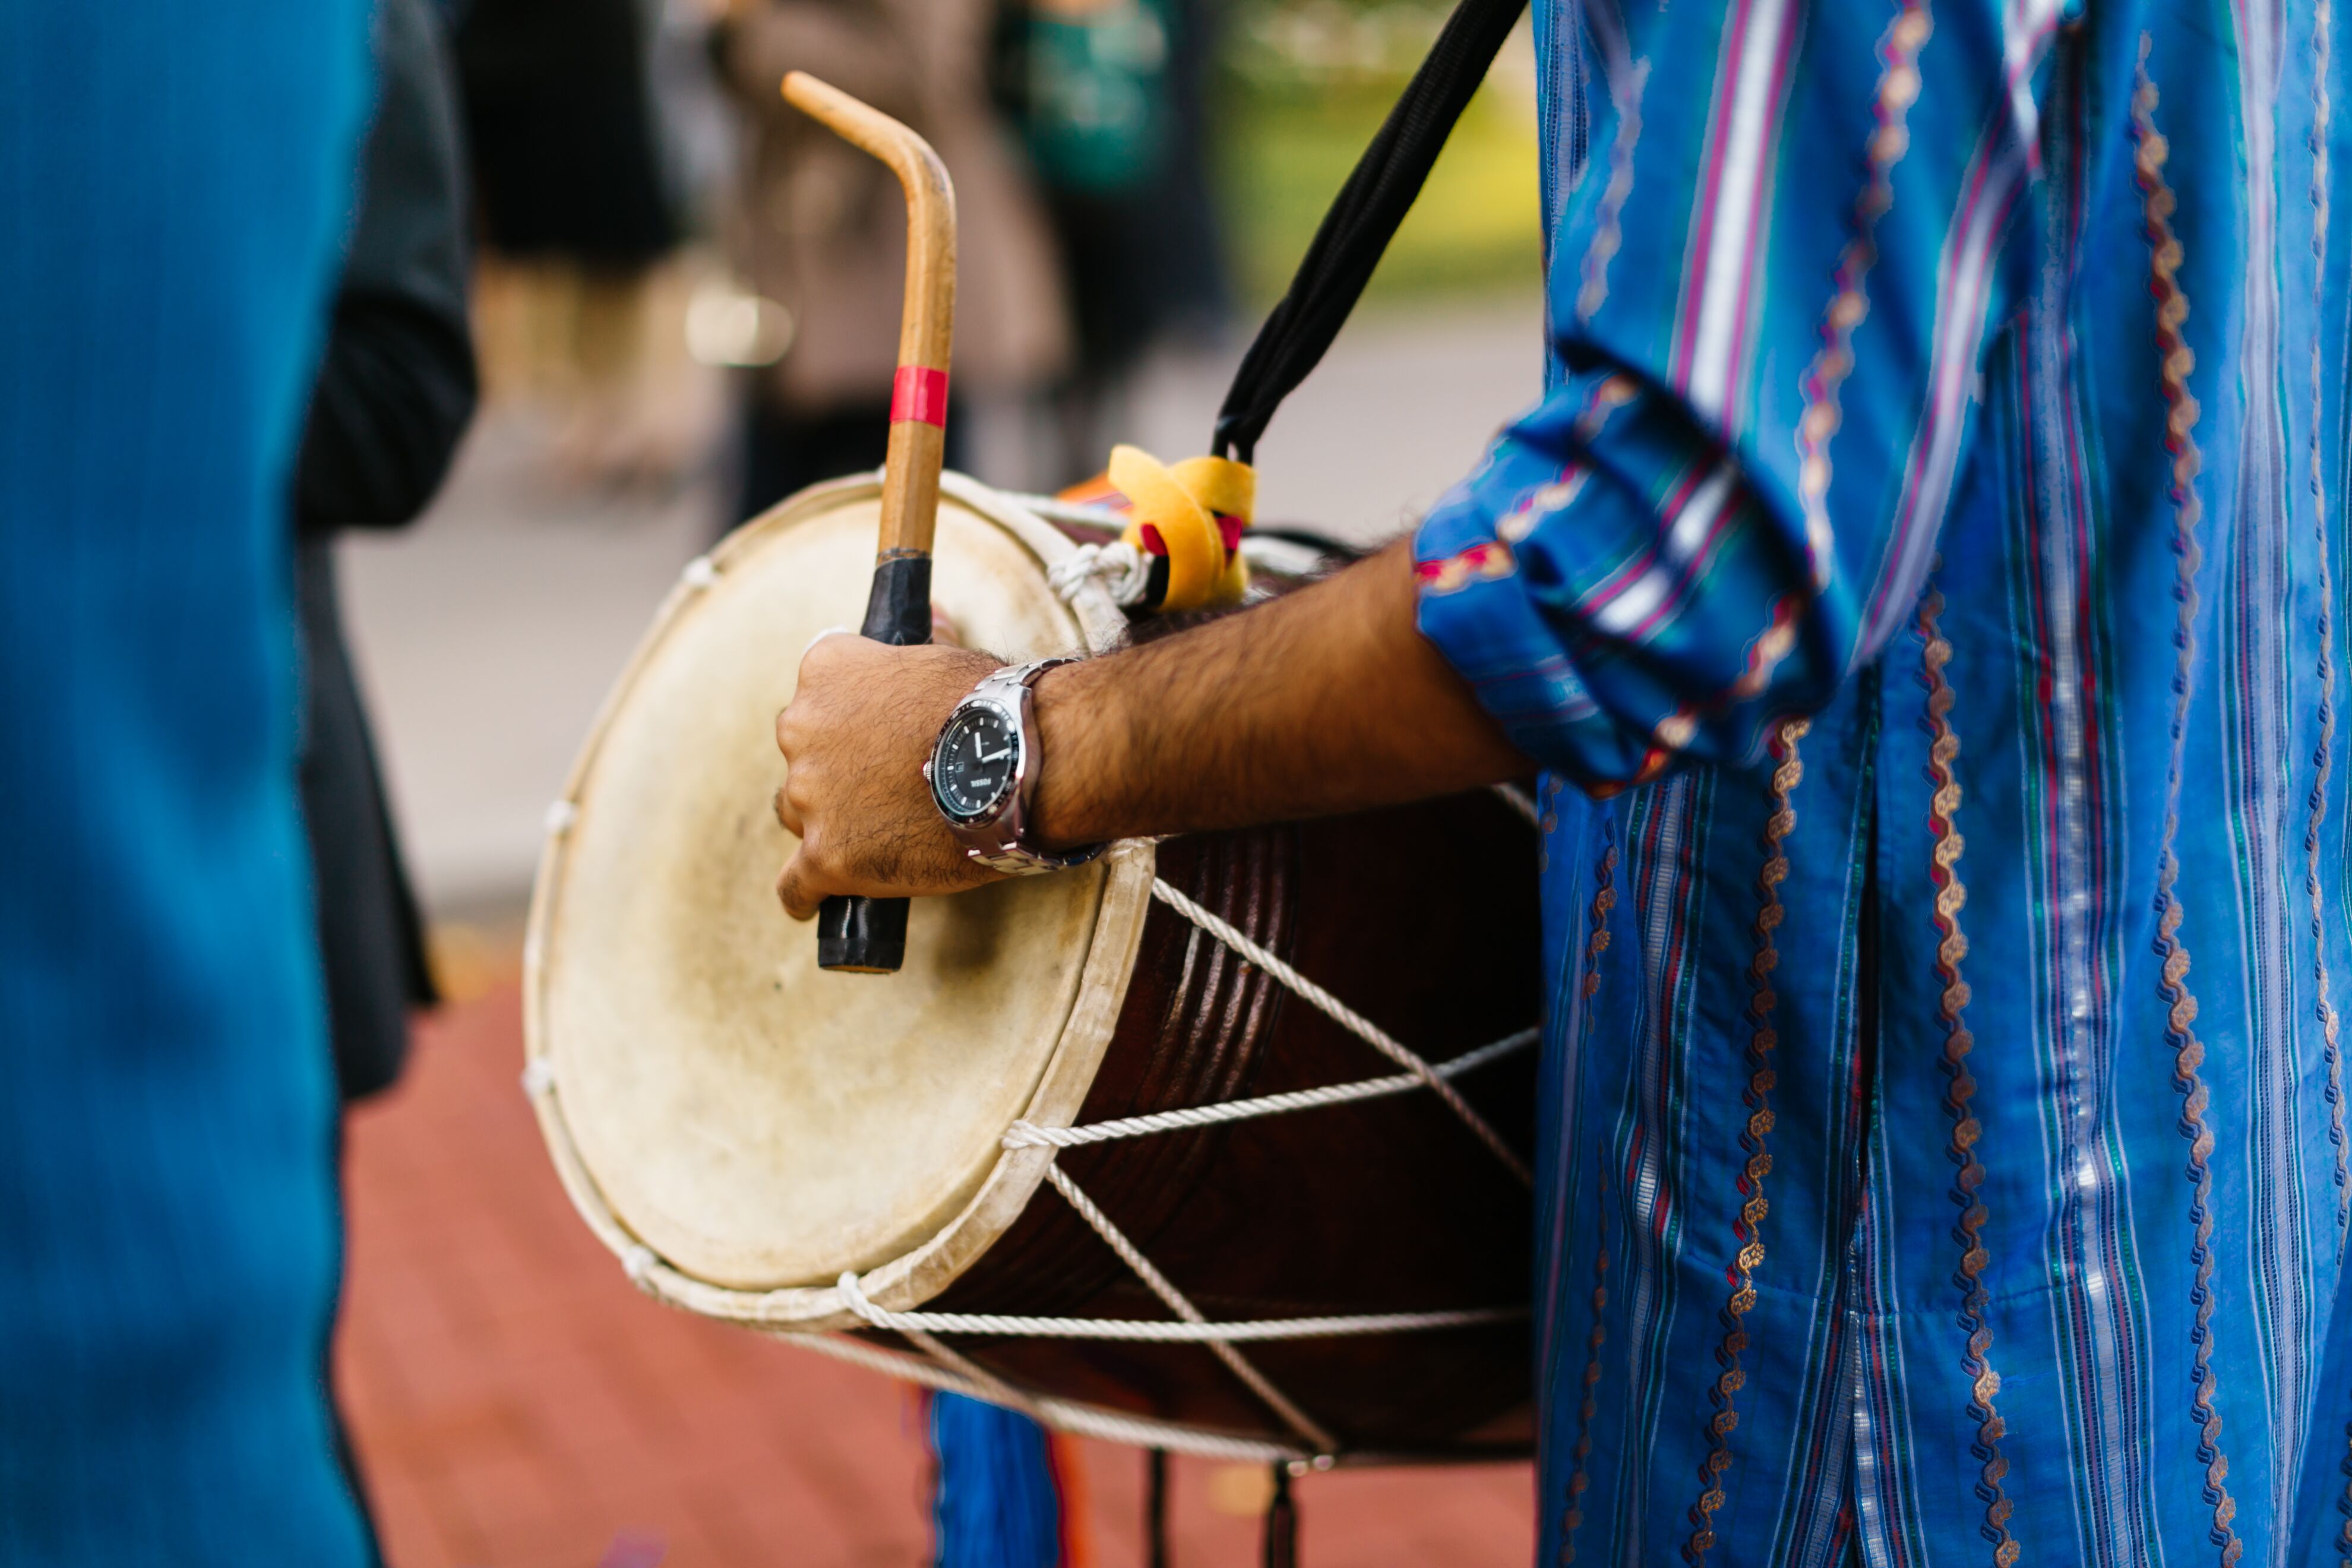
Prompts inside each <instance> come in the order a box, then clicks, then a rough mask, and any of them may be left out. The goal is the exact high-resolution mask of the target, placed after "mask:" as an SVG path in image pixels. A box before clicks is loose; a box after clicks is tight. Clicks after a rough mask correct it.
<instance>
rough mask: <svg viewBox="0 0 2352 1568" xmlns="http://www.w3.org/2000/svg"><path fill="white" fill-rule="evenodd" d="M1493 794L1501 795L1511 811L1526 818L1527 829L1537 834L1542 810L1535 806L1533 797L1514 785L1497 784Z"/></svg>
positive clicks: (1540, 826)
mask: <svg viewBox="0 0 2352 1568" xmlns="http://www.w3.org/2000/svg"><path fill="white" fill-rule="evenodd" d="M1495 793H1496V795H1501V796H1502V797H1503V799H1504V801H1505V802H1506V803H1507V804H1508V805H1509V806H1510V808H1511V809H1512V810H1513V811H1516V812H1517V813H1518V814H1519V815H1520V816H1524V817H1526V818H1527V819H1528V826H1529V827H1532V828H1535V829H1536V830H1538V832H1540V831H1541V830H1542V828H1543V808H1542V807H1540V806H1538V805H1536V797H1535V796H1533V795H1529V794H1528V792H1527V791H1525V790H1523V789H1521V788H1520V787H1519V786H1518V785H1517V784H1496V786H1495Z"/></svg>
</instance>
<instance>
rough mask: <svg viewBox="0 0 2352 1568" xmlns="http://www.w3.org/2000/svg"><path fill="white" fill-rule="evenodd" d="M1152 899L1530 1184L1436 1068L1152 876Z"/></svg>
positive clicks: (1529, 1176)
mask: <svg viewBox="0 0 2352 1568" xmlns="http://www.w3.org/2000/svg"><path fill="white" fill-rule="evenodd" d="M1151 896H1152V897H1153V898H1155V899H1158V900H1160V902H1161V903H1163V904H1166V905H1167V906H1168V907H1169V908H1170V909H1171V910H1175V911H1176V912H1177V913H1178V914H1180V915H1182V916H1183V917H1184V918H1185V919H1186V920H1188V921H1192V923H1193V924H1194V925H1196V926H1199V927H1200V928H1201V929H1202V931H1207V932H1208V933H1209V934H1210V935H1211V936H1213V937H1215V938H1216V939H1217V940H1218V941H1219V942H1223V943H1224V944H1225V945H1226V946H1227V947H1229V948H1232V949H1233V950H1234V952H1237V953H1239V954H1240V955H1241V956H1242V957H1244V958H1245V959H1247V960H1248V961H1249V962H1250V963H1254V964H1255V965H1257V967H1258V968H1260V969H1262V970H1264V971H1265V973H1268V974H1271V975H1272V976H1274V978H1276V980H1279V981H1280V982H1282V984H1284V985H1286V986H1287V987H1289V989H1290V990H1291V991H1292V992H1293V993H1294V994H1296V995H1297V997H1298V998H1299V1000H1300V1001H1302V1002H1305V1003H1306V1004H1307V1005H1308V1006H1310V1007H1312V1008H1314V1009H1315V1010H1316V1011H1317V1012H1318V1013H1321V1014H1322V1015H1323V1016H1326V1017H1328V1018H1329V1019H1330V1020H1331V1021H1332V1022H1334V1023H1336V1024H1338V1025H1339V1026H1340V1027H1341V1028H1343V1029H1346V1030H1347V1031H1348V1032H1349V1034H1351V1035H1353V1036H1355V1037H1357V1038H1358V1039H1360V1040H1361V1041H1363V1042H1364V1043H1365V1044H1366V1045H1368V1046H1370V1047H1372V1049H1374V1050H1376V1051H1378V1052H1380V1053H1381V1055H1382V1056H1384V1057H1386V1058H1389V1060H1391V1061H1392V1062H1394V1063H1396V1064H1397V1066H1399V1067H1401V1068H1404V1069H1405V1071H1407V1072H1409V1073H1411V1074H1412V1076H1413V1077H1414V1078H1415V1079H1419V1080H1420V1081H1421V1082H1422V1083H1423V1085H1425V1086H1427V1088H1428V1089H1429V1090H1430V1092H1431V1093H1433V1094H1434V1095H1436V1096H1437V1098H1438V1100H1439V1101H1440V1102H1441V1103H1442V1104H1444V1107H1445V1109H1446V1110H1450V1111H1452V1112H1454V1115H1455V1116H1456V1117H1457V1118H1459V1119H1460V1120H1461V1122H1462V1124H1463V1125H1464V1126H1465V1127H1467V1128H1468V1129H1470V1131H1471V1132H1472V1133H1473V1134H1474V1135H1475V1136H1476V1138H1477V1140H1478V1142H1481V1143H1484V1144H1485V1145H1486V1147H1487V1149H1488V1150H1489V1151H1490V1152H1492V1153H1493V1154H1494V1156H1495V1158H1496V1159H1497V1160H1500V1161H1501V1162H1502V1163H1503V1165H1504V1168H1505V1169H1507V1170H1508V1171H1509V1172H1510V1173H1511V1174H1513V1175H1514V1176H1517V1178H1518V1179H1519V1181H1520V1183H1521V1184H1523V1185H1529V1186H1532V1185H1533V1184H1534V1183H1535V1174H1534V1173H1533V1172H1531V1171H1529V1170H1528V1163H1527V1162H1526V1161H1525V1160H1522V1159H1520V1158H1519V1156H1518V1153H1517V1151H1515V1150H1514V1149H1512V1147H1511V1146H1510V1145H1509V1144H1508V1143H1506V1142H1503V1138H1502V1134H1500V1133H1498V1132H1496V1131H1495V1129H1494V1128H1493V1127H1492V1126H1490V1125H1488V1123H1487V1121H1486V1118H1485V1117H1483V1116H1481V1115H1479V1114H1478V1112H1477V1111H1476V1110H1473V1109H1472V1108H1471V1105H1470V1102H1469V1101H1468V1100H1465V1099H1463V1098H1462V1091H1461V1090H1460V1089H1455V1088H1454V1086H1453V1085H1452V1084H1450V1083H1448V1082H1446V1081H1445V1079H1444V1078H1442V1077H1440V1076H1439V1075H1438V1072H1437V1069H1436V1068H1433V1067H1431V1066H1430V1065H1429V1064H1428V1063H1427V1062H1425V1061H1423V1059H1422V1058H1420V1056H1418V1055H1417V1054H1416V1053H1414V1052H1412V1051H1411V1050H1408V1049H1407V1048H1406V1047H1404V1046H1403V1045H1402V1044H1400V1043H1399V1042H1398V1040H1397V1039H1396V1037H1394V1036H1392V1035H1391V1034H1390V1033H1389V1032H1388V1031H1387V1030H1385V1029H1383V1028H1381V1026H1379V1025H1378V1024H1375V1023H1373V1022H1372V1021H1371V1020H1370V1018H1367V1017H1365V1016H1363V1015H1362V1014H1361V1013H1359V1012H1357V1011H1356V1010H1355V1009H1354V1008H1352V1007H1350V1006H1349V1005H1347V1004H1346V1003H1345V1002H1342V1001H1340V1000H1339V998H1338V997H1337V996H1334V995H1332V994H1331V993H1329V992H1328V991H1326V990H1324V989H1323V987H1321V986H1320V985H1318V984H1315V982H1313V981H1312V980H1309V979H1307V976H1305V975H1304V974H1301V973H1298V971H1297V970H1296V969H1293V968H1291V967H1290V965H1289V964H1287V963H1284V962H1283V961H1282V960H1281V959H1279V958H1277V957H1276V956H1275V955H1274V954H1273V953H1271V952H1267V951H1266V950H1265V948H1264V947H1261V946H1260V945H1258V944H1257V943H1256V942H1252V941H1251V940H1250V939H1249V938H1248V937H1246V936H1244V935H1243V934H1242V932H1241V931H1238V930H1236V929H1235V928H1234V926H1233V925H1232V924H1231V923H1230V922H1228V921H1223V920H1221V919H1219V918H1218V917H1217V916H1215V915H1213V914H1212V913H1210V912H1209V911H1208V910H1204V909H1202V907H1201V906H1200V905H1199V904H1196V903H1194V902H1193V901H1192V900H1191V899H1188V898H1186V897H1185V896H1184V895H1183V894H1182V893H1181V892H1179V891H1178V890H1177V889H1175V888H1174V887H1172V886H1171V885H1170V884H1169V883H1167V882H1165V881H1162V880H1160V879H1158V878H1156V877H1155V878H1153V879H1152V882H1151Z"/></svg>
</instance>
